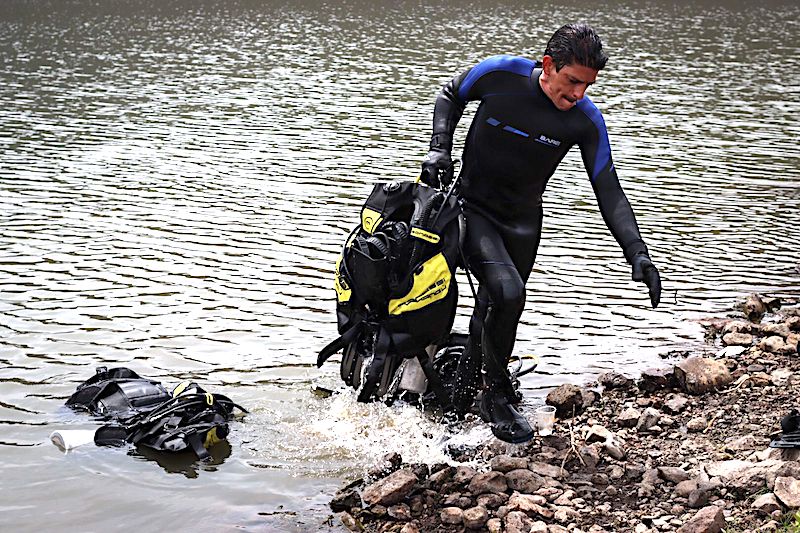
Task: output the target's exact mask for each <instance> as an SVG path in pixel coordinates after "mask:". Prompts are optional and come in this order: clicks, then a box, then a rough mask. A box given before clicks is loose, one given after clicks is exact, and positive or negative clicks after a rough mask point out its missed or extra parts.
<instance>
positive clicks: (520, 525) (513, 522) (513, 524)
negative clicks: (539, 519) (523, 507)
mask: <svg viewBox="0 0 800 533" xmlns="http://www.w3.org/2000/svg"><path fill="white" fill-rule="evenodd" d="M505 526H506V528H505V531H506V533H530V530H531V528H532V527H533V520H531V519H530V518H528V515H526V514H525V513H523V512H522V511H510V512H509V513H508V514H507V515H506V516H505Z"/></svg>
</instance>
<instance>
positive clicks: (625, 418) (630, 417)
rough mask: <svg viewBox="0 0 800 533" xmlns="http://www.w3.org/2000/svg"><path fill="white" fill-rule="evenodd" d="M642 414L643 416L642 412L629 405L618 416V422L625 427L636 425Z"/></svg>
mask: <svg viewBox="0 0 800 533" xmlns="http://www.w3.org/2000/svg"><path fill="white" fill-rule="evenodd" d="M640 416H642V413H641V412H640V411H639V410H638V409H635V408H633V407H628V408H627V409H625V410H624V411H622V412H621V413H620V415H619V416H618V417H617V424H619V425H620V426H622V427H624V428H632V427H635V426H636V423H637V422H638V421H639V417H640Z"/></svg>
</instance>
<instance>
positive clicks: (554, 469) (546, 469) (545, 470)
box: [528, 461, 564, 479]
mask: <svg viewBox="0 0 800 533" xmlns="http://www.w3.org/2000/svg"><path fill="white" fill-rule="evenodd" d="M528 470H530V471H531V472H533V473H534V474H536V475H539V476H542V477H551V478H553V479H561V476H562V475H563V474H564V472H563V471H562V470H561V467H560V466H556V465H551V464H548V463H543V462H541V461H534V462H532V463H530V464H529V465H528Z"/></svg>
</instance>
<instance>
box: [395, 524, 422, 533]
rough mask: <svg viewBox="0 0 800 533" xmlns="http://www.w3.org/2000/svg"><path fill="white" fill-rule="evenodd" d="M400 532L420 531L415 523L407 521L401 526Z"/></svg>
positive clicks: (413, 532)
mask: <svg viewBox="0 0 800 533" xmlns="http://www.w3.org/2000/svg"><path fill="white" fill-rule="evenodd" d="M400 533H420V531H419V527H418V526H417V524H414V523H412V522H409V523H408V524H405V525H404V526H403V528H402V529H401V530H400Z"/></svg>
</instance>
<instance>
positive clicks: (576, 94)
mask: <svg viewBox="0 0 800 533" xmlns="http://www.w3.org/2000/svg"><path fill="white" fill-rule="evenodd" d="M586 89H587V87H586V86H585V85H579V86H578V87H576V88H575V90H574V91H573V93H572V97H573V98H574V99H575V100H580V99H581V98H583V95H584V94H586Z"/></svg>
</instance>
